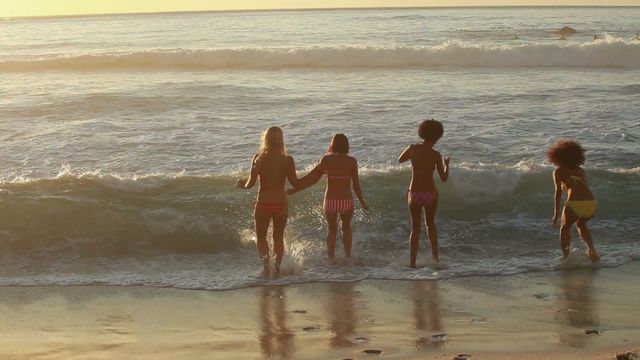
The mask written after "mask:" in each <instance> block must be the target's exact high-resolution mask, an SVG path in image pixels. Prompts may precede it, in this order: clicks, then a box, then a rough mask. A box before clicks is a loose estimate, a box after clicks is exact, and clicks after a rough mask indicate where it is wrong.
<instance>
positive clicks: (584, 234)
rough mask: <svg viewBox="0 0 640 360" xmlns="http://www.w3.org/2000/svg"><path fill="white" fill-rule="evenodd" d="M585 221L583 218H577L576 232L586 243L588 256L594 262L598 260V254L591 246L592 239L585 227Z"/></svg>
mask: <svg viewBox="0 0 640 360" xmlns="http://www.w3.org/2000/svg"><path fill="white" fill-rule="evenodd" d="M587 221H588V220H585V219H578V221H577V222H576V226H577V228H578V234H580V238H581V239H582V241H584V243H585V244H587V248H589V258H590V259H591V261H593V262H596V261H598V260H600V256H598V253H597V252H596V249H595V247H594V246H593V239H591V231H589V228H588V227H587Z"/></svg>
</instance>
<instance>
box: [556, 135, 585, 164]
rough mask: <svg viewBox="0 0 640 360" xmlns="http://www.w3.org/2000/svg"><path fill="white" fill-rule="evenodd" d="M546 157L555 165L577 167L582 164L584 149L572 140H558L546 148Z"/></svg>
mask: <svg viewBox="0 0 640 360" xmlns="http://www.w3.org/2000/svg"><path fill="white" fill-rule="evenodd" d="M547 159H549V162H551V163H552V164H554V165H556V166H566V167H569V168H577V167H579V166H581V165H583V164H584V161H585V157H584V149H583V148H582V146H580V144H578V143H577V142H575V141H573V140H560V141H558V143H556V144H555V145H553V146H552V147H550V148H549V150H547Z"/></svg>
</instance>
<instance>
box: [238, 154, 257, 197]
mask: <svg viewBox="0 0 640 360" xmlns="http://www.w3.org/2000/svg"><path fill="white" fill-rule="evenodd" d="M257 159H258V154H256V155H254V156H253V159H251V175H249V178H248V179H240V180H238V182H237V183H236V186H237V187H239V188H240V189H251V188H252V187H253V186H254V185H255V184H256V181H257V180H258V174H259V173H260V167H259V166H258V162H257Z"/></svg>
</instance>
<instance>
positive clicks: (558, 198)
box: [551, 169, 562, 226]
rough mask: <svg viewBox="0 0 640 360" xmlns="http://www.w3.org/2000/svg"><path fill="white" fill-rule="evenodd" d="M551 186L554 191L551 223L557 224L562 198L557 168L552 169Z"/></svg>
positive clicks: (560, 181)
mask: <svg viewBox="0 0 640 360" xmlns="http://www.w3.org/2000/svg"><path fill="white" fill-rule="evenodd" d="M553 186H554V188H555V193H554V194H553V217H552V218H551V225H553V226H556V225H558V218H559V217H560V201H561V200H562V180H561V179H560V174H559V173H558V169H555V170H553Z"/></svg>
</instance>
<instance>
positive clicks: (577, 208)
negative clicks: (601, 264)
mask: <svg viewBox="0 0 640 360" xmlns="http://www.w3.org/2000/svg"><path fill="white" fill-rule="evenodd" d="M547 158H548V159H549V161H550V162H551V163H552V164H554V165H555V166H556V169H555V170H554V171H553V182H554V184H555V197H554V207H553V218H552V219H551V223H552V224H553V226H556V225H557V224H558V217H559V214H560V201H561V199H562V193H563V191H566V192H567V200H566V201H565V203H564V208H563V209H562V225H561V226H560V247H561V248H562V255H563V258H565V259H566V258H567V257H568V256H569V246H570V245H571V226H572V225H573V224H576V227H577V228H578V234H579V235H580V238H582V241H584V243H585V244H586V245H587V248H589V258H591V261H593V262H595V261H598V260H599V256H598V253H597V252H596V249H595V248H594V247H593V240H592V239H591V232H590V231H589V228H587V222H588V221H589V220H590V219H591V218H593V216H594V215H595V213H596V209H597V207H598V203H597V202H596V200H595V199H594V197H593V193H592V192H591V189H589V184H588V183H587V177H586V174H585V172H584V170H583V169H582V167H581V166H582V165H584V161H585V156H584V149H583V148H582V147H581V146H580V145H579V144H578V143H576V142H575V141H573V140H560V141H559V142H558V143H557V144H555V145H554V146H552V147H551V148H549V150H548V152H547Z"/></svg>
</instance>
